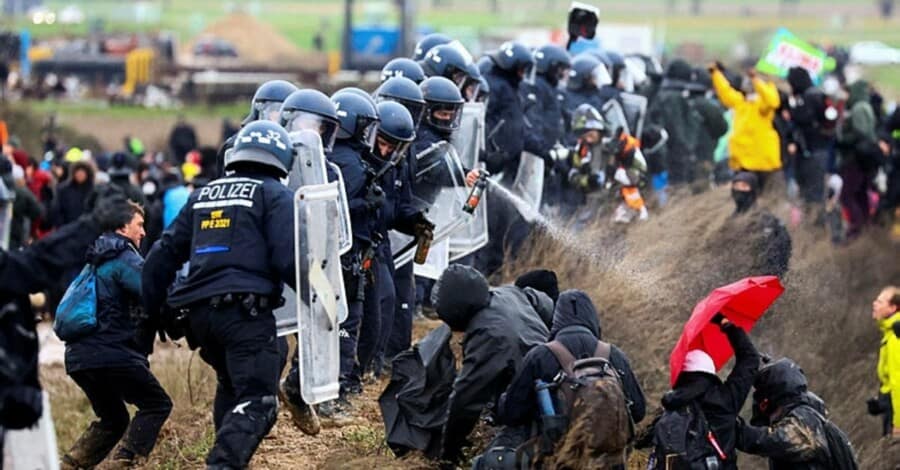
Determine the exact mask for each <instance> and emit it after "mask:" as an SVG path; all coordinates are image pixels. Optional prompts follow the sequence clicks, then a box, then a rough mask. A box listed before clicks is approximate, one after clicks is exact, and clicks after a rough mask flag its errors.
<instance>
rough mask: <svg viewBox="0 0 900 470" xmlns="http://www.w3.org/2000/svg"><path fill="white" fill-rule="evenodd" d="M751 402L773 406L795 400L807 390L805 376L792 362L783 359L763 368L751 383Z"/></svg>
mask: <svg viewBox="0 0 900 470" xmlns="http://www.w3.org/2000/svg"><path fill="white" fill-rule="evenodd" d="M753 387H754V389H755V390H754V391H753V400H754V401H762V400H764V399H767V400H769V401H770V402H772V403H775V404H782V403H785V402H787V401H792V400H796V399H797V398H798V397H800V396H801V395H803V393H805V392H806V389H807V381H806V375H804V374H803V369H801V368H800V366H798V365H797V364H796V363H795V362H794V361H792V360H790V359H787V358H783V359H779V360H777V361H774V362H770V363H769V364H766V365H765V366H763V367H762V368H761V369H760V370H759V372H757V374H756V379H755V380H754V382H753Z"/></svg>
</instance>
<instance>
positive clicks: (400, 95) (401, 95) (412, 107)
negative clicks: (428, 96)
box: [375, 77, 425, 127]
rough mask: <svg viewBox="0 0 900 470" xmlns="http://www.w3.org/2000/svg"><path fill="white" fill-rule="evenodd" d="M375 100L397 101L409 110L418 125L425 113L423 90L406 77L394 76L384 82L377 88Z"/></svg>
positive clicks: (380, 101)
mask: <svg viewBox="0 0 900 470" xmlns="http://www.w3.org/2000/svg"><path fill="white" fill-rule="evenodd" d="M375 101H376V102H378V103H382V102H384V101H396V102H397V103H400V104H402V105H403V106H405V107H406V109H407V111H409V114H410V116H412V119H413V123H414V124H415V125H416V127H418V126H419V123H420V122H422V117H423V116H424V115H425V98H424V97H423V96H422V90H420V89H419V86H418V85H416V83H415V82H413V81H412V80H410V79H408V78H405V77H392V78H389V79H388V80H387V81H385V82H384V83H382V84H381V86H380V87H378V89H377V90H375ZM379 114H380V113H379Z"/></svg>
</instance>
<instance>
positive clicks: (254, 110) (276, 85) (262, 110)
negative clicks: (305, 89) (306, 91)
mask: <svg viewBox="0 0 900 470" xmlns="http://www.w3.org/2000/svg"><path fill="white" fill-rule="evenodd" d="M295 91H297V87H296V86H294V84H293V83H291V82H288V81H285V80H269V81H268V82H266V83H263V84H262V85H260V86H259V88H257V89H256V93H254V94H253V101H252V104H251V105H250V115H249V116H247V118H246V119H244V124H246V123H248V122H250V121H256V120H259V119H267V120H269V121H273V122H277V121H278V111H279V109H281V103H282V102H283V101H284V100H285V98H287V97H288V95H290V94H291V93H293V92H295Z"/></svg>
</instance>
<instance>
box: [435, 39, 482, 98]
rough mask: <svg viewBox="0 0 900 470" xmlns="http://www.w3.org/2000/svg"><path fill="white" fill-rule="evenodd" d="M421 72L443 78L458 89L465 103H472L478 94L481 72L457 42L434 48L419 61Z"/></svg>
mask: <svg viewBox="0 0 900 470" xmlns="http://www.w3.org/2000/svg"><path fill="white" fill-rule="evenodd" d="M421 65H422V70H424V71H425V75H427V76H429V77H444V78H446V79H449V80H450V81H452V82H453V83H455V84H456V86H457V87H459V90H460V92H462V94H463V97H464V98H465V99H466V101H474V100H475V97H476V96H477V94H478V87H479V85H480V84H479V78H481V71H480V70H478V66H477V65H475V63H473V62H472V59H471V56H470V55H469V53H468V51H466V50H465V49H464V48H463V47H462V45H460V44H459V43H458V42H453V43H450V44H443V45H440V46H435V47H433V48H431V50H430V51H428V53H427V54H425V58H424V59H422V61H421Z"/></svg>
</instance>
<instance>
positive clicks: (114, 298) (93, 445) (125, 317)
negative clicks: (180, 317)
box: [62, 203, 172, 469]
mask: <svg viewBox="0 0 900 470" xmlns="http://www.w3.org/2000/svg"><path fill="white" fill-rule="evenodd" d="M130 209H131V210H130V211H129V212H126V213H123V214H122V218H121V219H120V223H121V224H120V226H119V227H118V228H116V230H115V231H114V232H113V231H110V232H106V233H104V234H103V235H101V236H100V238H98V239H97V240H96V241H95V242H94V244H93V245H92V246H91V247H90V249H89V250H88V253H87V260H88V264H89V265H90V266H91V267H92V269H93V270H95V272H96V281H95V282H96V284H97V290H96V299H93V298H86V299H83V300H80V301H81V302H96V307H95V308H96V312H97V313H96V315H97V327H96V330H95V331H94V332H91V333H88V334H87V335H86V336H83V337H81V338H79V339H77V340H74V341H69V342H67V343H66V373H68V374H69V376H70V377H72V380H74V381H75V383H76V384H78V386H79V387H80V388H81V389H82V390H83V391H84V393H85V394H86V395H87V397H88V400H89V401H90V402H91V407H92V408H93V410H94V413H95V414H96V415H97V418H98V421H95V422H94V423H92V424H91V425H90V426H89V427H88V429H87V430H86V431H85V432H84V433H83V434H82V435H81V437H80V438H79V439H78V440H77V441H76V442H75V444H74V445H73V446H72V448H71V449H70V450H69V451H68V452H67V453H66V455H65V456H64V457H63V465H62V466H63V468H71V469H76V468H86V467H88V468H89V467H93V466H95V465H97V464H98V463H100V461H102V460H103V459H104V458H106V456H107V454H109V452H110V451H111V450H112V448H113V447H114V446H115V445H116V443H117V442H119V439H121V438H122V436H123V435H125V439H124V441H123V442H122V445H121V446H120V447H119V449H118V450H117V451H116V453H115V454H114V455H113V461H114V462H115V463H116V464H118V465H123V466H133V465H136V464H139V463H141V462H143V461H144V460H145V459H146V458H147V456H148V455H149V454H150V451H152V450H153V447H154V446H155V445H156V439H157V437H158V436H159V431H160V429H161V428H162V425H163V423H165V421H166V418H168V416H169V412H170V411H171V410H172V401H171V400H170V399H169V396H168V395H167V394H166V392H165V390H163V388H162V386H160V384H159V381H158V380H157V379H156V377H155V376H154V375H153V373H152V372H150V367H149V366H150V364H149V363H148V362H147V355H148V354H149V353H150V352H152V350H153V339H154V337H155V333H156V329H155V328H154V326H153V325H150V324H147V320H146V319H142V318H141V317H140V316H137V315H136V314H135V312H136V311H138V310H139V307H140V304H141V299H140V296H141V268H142V265H143V259H142V258H141V255H140V252H139V251H138V247H139V246H140V243H141V239H143V237H144V211H143V209H141V207H140V206H138V205H137V204H135V203H131V204H130ZM126 404H131V405H134V406H136V407H137V412H136V413H135V415H134V419H132V420H130V421H131V422H130V424H129V416H128V410H127V408H126V407H125V405H126ZM126 429H127V430H128V433H127V435H126Z"/></svg>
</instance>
